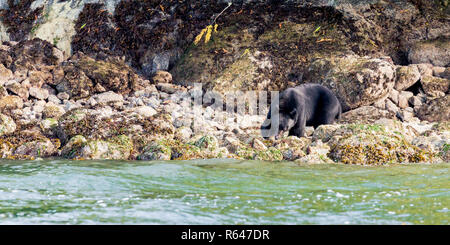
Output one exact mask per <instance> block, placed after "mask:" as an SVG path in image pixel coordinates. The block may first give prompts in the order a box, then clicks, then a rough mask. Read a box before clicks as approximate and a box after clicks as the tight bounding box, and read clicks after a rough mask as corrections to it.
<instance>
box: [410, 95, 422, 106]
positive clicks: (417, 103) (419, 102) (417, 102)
mask: <svg viewBox="0 0 450 245" xmlns="http://www.w3.org/2000/svg"><path fill="white" fill-rule="evenodd" d="M408 102H409V104H410V105H411V106H412V107H414V108H418V107H420V106H422V104H423V103H422V102H423V101H422V98H421V97H419V96H413V97H411V98H409V100H408Z"/></svg>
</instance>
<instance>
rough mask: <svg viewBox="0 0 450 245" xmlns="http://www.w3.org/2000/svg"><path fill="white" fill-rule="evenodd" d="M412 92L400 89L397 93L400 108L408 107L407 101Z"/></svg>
mask: <svg viewBox="0 0 450 245" xmlns="http://www.w3.org/2000/svg"><path fill="white" fill-rule="evenodd" d="M413 96H414V94H413V93H412V92H409V91H401V92H400V93H399V95H398V106H399V107H400V108H402V109H404V108H406V107H408V105H409V104H408V101H409V99H410V98H411V97H413Z"/></svg>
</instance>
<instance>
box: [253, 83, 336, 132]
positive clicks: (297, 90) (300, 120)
mask: <svg viewBox="0 0 450 245" xmlns="http://www.w3.org/2000/svg"><path fill="white" fill-rule="evenodd" d="M275 101H276V100H275ZM274 108H278V109H279V127H278V130H275V131H271V132H272V133H268V132H267V131H266V130H267V129H269V128H270V127H271V124H272V123H273V122H272V119H271V111H272V110H273V109H274ZM341 113H342V108H341V104H340V103H339V100H338V99H337V98H336V96H335V95H334V94H333V92H332V91H331V90H329V89H328V88H326V87H324V86H322V85H320V84H313V83H310V84H302V85H300V86H297V87H294V88H288V89H286V90H284V91H283V92H281V93H280V94H279V104H272V105H271V109H270V110H269V113H268V114H267V120H266V122H265V123H264V124H263V125H262V126H261V129H262V131H261V132H262V134H263V137H264V138H267V137H270V136H277V137H278V136H279V135H281V134H282V133H283V132H285V131H289V135H294V136H297V137H302V136H305V127H306V126H313V127H314V128H316V127H318V126H319V125H322V124H332V123H333V122H334V121H335V119H339V118H340V116H341ZM276 131H278V132H276Z"/></svg>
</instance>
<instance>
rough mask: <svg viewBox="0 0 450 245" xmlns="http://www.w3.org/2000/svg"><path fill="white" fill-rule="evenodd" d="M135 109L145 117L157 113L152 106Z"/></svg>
mask: <svg viewBox="0 0 450 245" xmlns="http://www.w3.org/2000/svg"><path fill="white" fill-rule="evenodd" d="M134 111H135V112H136V113H138V114H139V115H141V116H143V117H151V116H153V115H155V114H156V113H157V112H156V110H155V109H153V108H152V107H151V106H139V107H136V108H135V109H134Z"/></svg>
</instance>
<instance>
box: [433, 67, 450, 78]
mask: <svg viewBox="0 0 450 245" xmlns="http://www.w3.org/2000/svg"><path fill="white" fill-rule="evenodd" d="M433 76H435V77H440V78H445V79H450V67H437V66H435V67H433Z"/></svg>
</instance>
